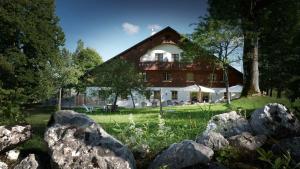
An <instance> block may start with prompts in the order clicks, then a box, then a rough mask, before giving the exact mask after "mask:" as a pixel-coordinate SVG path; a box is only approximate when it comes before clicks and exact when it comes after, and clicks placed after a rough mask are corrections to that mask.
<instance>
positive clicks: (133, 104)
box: [130, 91, 135, 109]
mask: <svg viewBox="0 0 300 169" xmlns="http://www.w3.org/2000/svg"><path fill="white" fill-rule="evenodd" d="M130 96H131V100H132V106H133V108H134V109H135V103H134V99H133V95H132V92H131V91H130Z"/></svg>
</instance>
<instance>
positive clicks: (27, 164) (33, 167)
mask: <svg viewBox="0 0 300 169" xmlns="http://www.w3.org/2000/svg"><path fill="white" fill-rule="evenodd" d="M38 166H39V164H38V162H37V161H36V159H35V155H34V154H29V155H28V157H26V158H24V159H23V160H22V161H21V162H20V163H19V164H18V165H16V166H15V167H14V169H37V168H38Z"/></svg>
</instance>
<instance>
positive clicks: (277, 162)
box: [256, 148, 300, 169]
mask: <svg viewBox="0 0 300 169" xmlns="http://www.w3.org/2000/svg"><path fill="white" fill-rule="evenodd" d="M256 151H257V153H258V154H259V155H260V157H259V158H258V159H259V160H261V161H263V162H265V163H267V165H268V166H270V167H271V168H272V169H296V168H300V163H298V164H296V165H293V161H292V157H291V154H290V153H289V152H287V153H286V154H283V155H282V157H277V156H275V155H274V154H273V153H272V151H266V150H264V149H262V148H258V149H257V150H256Z"/></svg>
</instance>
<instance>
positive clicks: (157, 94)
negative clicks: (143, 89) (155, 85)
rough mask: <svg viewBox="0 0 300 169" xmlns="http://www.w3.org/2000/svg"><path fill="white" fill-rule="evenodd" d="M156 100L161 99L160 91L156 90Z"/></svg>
mask: <svg viewBox="0 0 300 169" xmlns="http://www.w3.org/2000/svg"><path fill="white" fill-rule="evenodd" d="M154 99H160V91H159V90H154Z"/></svg>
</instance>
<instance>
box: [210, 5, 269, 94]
mask: <svg viewBox="0 0 300 169" xmlns="http://www.w3.org/2000/svg"><path fill="white" fill-rule="evenodd" d="M208 3H209V6H210V8H209V13H210V16H211V17H213V18H216V19H221V20H227V21H230V22H232V23H234V24H236V25H239V26H240V27H241V29H242V31H243V35H244V49H243V51H244V52H243V69H244V71H243V73H244V88H243V92H242V95H244V96H246V95H252V94H259V93H260V88H259V69H258V60H259V58H258V54H259V53H258V47H259V45H258V42H259V36H260V25H259V16H260V14H261V13H260V12H261V11H262V10H263V9H264V8H265V7H267V6H268V5H269V3H270V1H268V0H228V1H223V0H209V1H208Z"/></svg>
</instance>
